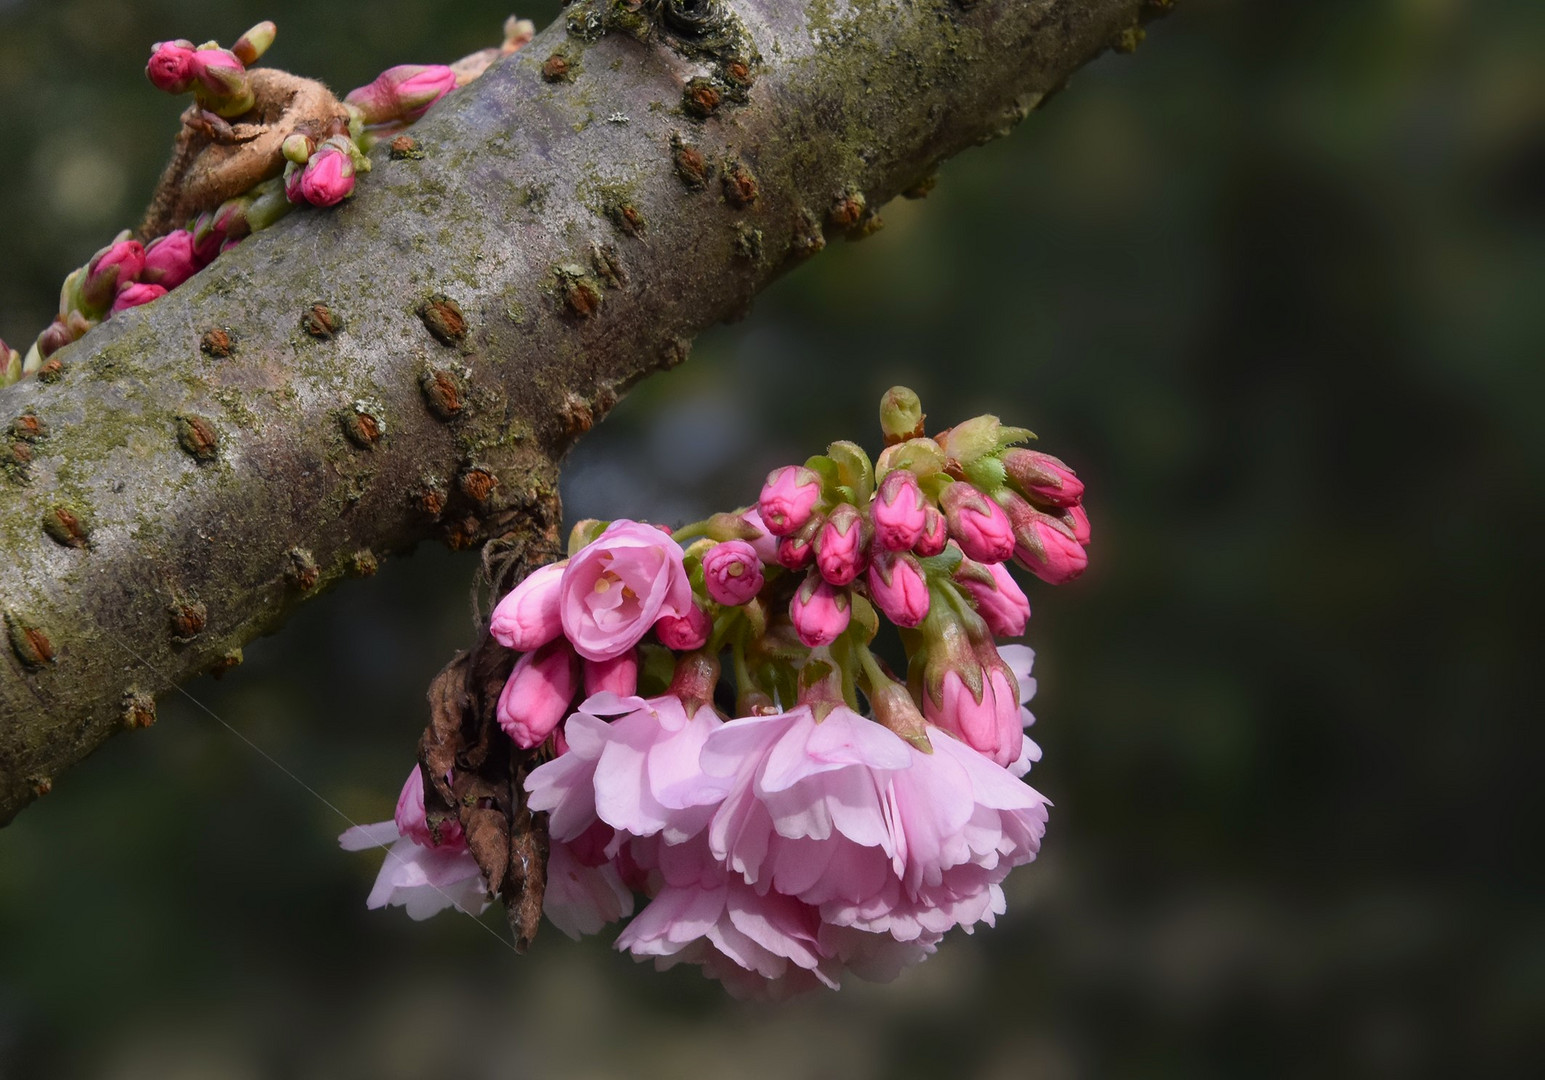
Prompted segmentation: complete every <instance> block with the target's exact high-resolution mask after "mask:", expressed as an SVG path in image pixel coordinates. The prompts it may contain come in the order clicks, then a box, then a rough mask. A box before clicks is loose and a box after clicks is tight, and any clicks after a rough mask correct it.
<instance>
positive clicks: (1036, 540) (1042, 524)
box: [1014, 516, 1089, 585]
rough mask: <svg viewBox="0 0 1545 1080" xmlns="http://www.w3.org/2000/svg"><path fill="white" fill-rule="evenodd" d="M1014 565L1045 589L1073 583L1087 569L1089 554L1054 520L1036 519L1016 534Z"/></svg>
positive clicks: (1069, 532) (1066, 529)
mask: <svg viewBox="0 0 1545 1080" xmlns="http://www.w3.org/2000/svg"><path fill="white" fill-rule="evenodd" d="M1016 535H1017V537H1018V540H1019V543H1018V546H1016V547H1015V548H1014V561H1015V562H1017V563H1019V565H1020V566H1023V567H1024V568H1025V569H1026V570H1028V571H1030V572H1031V573H1032V574H1034V575H1035V576H1036V577H1038V578H1040V579H1041V580H1042V581H1044V582H1046V584H1048V585H1062V584H1065V583H1066V582H1069V581H1072V580H1073V579H1074V578H1076V577H1077V576H1078V575H1079V574H1082V573H1083V572H1084V569H1085V568H1086V567H1087V566H1088V565H1089V553H1088V552H1086V551H1085V550H1084V545H1082V544H1080V543H1079V542H1078V539H1077V538H1076V537H1075V536H1074V535H1073V533H1072V530H1071V529H1069V528H1068V527H1067V526H1065V525H1063V524H1062V523H1061V522H1060V521H1057V520H1056V519H1055V518H1049V517H1045V516H1039V517H1037V518H1036V519H1035V520H1031V521H1029V522H1027V523H1026V525H1025V526H1024V527H1023V528H1022V529H1019V530H1017V531H1016Z"/></svg>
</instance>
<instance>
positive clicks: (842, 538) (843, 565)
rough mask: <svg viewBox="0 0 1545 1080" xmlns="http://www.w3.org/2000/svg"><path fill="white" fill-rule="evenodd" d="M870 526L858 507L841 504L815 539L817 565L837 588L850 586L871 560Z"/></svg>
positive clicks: (822, 574) (833, 511)
mask: <svg viewBox="0 0 1545 1080" xmlns="http://www.w3.org/2000/svg"><path fill="white" fill-rule="evenodd" d="M868 531H869V530H868V526H867V525H866V523H865V522H864V518H863V515H862V514H860V513H859V511H858V508H857V507H855V506H853V505H852V504H850V503H838V504H837V505H836V506H835V507H833V508H832V512H831V514H830V515H828V516H827V518H826V524H825V525H823V526H821V531H820V533H818V534H817V535H816V540H815V565H816V566H817V567H818V568H819V569H820V571H821V576H822V577H824V578H825V579H826V580H827V581H829V582H831V583H832V584H833V585H850V584H852V583H853V582H854V581H855V580H857V578H858V575H859V574H860V573H862V572H863V569H864V564H865V562H866V561H867V558H868V541H869V537H868V535H867V534H868Z"/></svg>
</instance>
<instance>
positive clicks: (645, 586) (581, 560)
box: [560, 520, 692, 660]
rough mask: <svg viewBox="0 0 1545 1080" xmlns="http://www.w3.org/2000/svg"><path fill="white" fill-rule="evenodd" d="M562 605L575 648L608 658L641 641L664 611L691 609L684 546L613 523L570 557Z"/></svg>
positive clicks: (659, 534) (631, 523)
mask: <svg viewBox="0 0 1545 1080" xmlns="http://www.w3.org/2000/svg"><path fill="white" fill-rule="evenodd" d="M560 605H561V607H560V615H561V617H562V622H563V632H564V634H565V635H566V636H567V637H568V639H569V641H570V642H572V643H573V645H574V650H575V651H576V652H577V653H579V655H581V656H583V657H584V658H585V659H587V660H609V659H611V658H612V657H614V656H617V655H618V654H620V653H623V652H625V651H627V650H628V649H631V648H632V647H633V646H634V645H637V644H638V642H639V640H640V639H641V638H642V637H643V636H644V635H645V634H646V633H648V632H649V628H650V627H651V626H653V625H654V624H655V621H656V620H657V619H659V618H660V616H661V615H674V616H677V617H678V618H679V617H682V616H686V615H688V614H690V613H691V610H692V586H691V584H690V583H689V582H688V581H687V571H686V567H685V566H684V565H683V564H682V552H681V545H680V544H678V543H676V541H675V540H672V539H671V538H670V537H669V536H667V535H665V534H664V533H662V532H661V531H660V530H659V529H655V528H652V527H651V526H648V525H642V524H640V523H638V522H636V521H627V520H622V521H614V522H612V523H611V525H609V526H607V528H606V531H605V532H603V533H601V535H600V536H599V537H597V538H596V539H595V541H594V542H593V543H591V544H589V545H587V546H586V547H585V548H583V549H582V550H581V551H580V552H579V553H578V554H577V555H575V556H574V557H573V558H571V559H570V560H569V566H568V569H567V570H565V571H564V573H563V586H562V596H561V598H560Z"/></svg>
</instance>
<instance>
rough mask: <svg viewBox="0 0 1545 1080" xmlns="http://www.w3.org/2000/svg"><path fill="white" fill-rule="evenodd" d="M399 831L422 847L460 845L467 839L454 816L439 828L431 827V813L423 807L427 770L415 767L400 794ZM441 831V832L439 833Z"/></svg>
mask: <svg viewBox="0 0 1545 1080" xmlns="http://www.w3.org/2000/svg"><path fill="white" fill-rule="evenodd" d="M394 816H395V817H396V819H397V831H398V832H399V833H401V834H402V835H403V836H406V837H408V838H409V839H411V840H412V841H413V842H414V843H415V844H419V845H421V846H422V847H427V848H432V847H447V848H458V849H459V848H460V847H461V846H462V843H463V841H464V839H465V837H464V835H463V833H462V831H461V822H459V821H457V820H456V819H455V818H454V817H451V818H446V819H445V820H444V821H443V822H441V823H440V827H439V829H437V830H436V829H431V828H430V827H429V817H428V815H427V814H426V813H425V810H424V773H423V770H421V769H418V768H414V770H413V771H412V772H410V773H409V774H408V779H407V782H406V783H405V784H403V785H402V794H400V795H398V796H397V813H396V814H395V815H394ZM436 833H438V835H436Z"/></svg>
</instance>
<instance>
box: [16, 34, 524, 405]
mask: <svg viewBox="0 0 1545 1080" xmlns="http://www.w3.org/2000/svg"><path fill="white" fill-rule="evenodd" d="M275 33H276V30H275V26H274V24H273V23H272V22H262V23H259V24H258V25H256V26H254V27H253V28H252V29H250V30H248V31H247V32H246V33H245V34H243V35H242V36H241V37H240V38H238V39H237V41H236V43H235V44H234V45H232V46H231V47H230V48H229V49H225V48H221V47H220V46H219V45H218V44H216V43H215V42H213V41H209V42H205V43H204V44H202V45H194V44H193V43H192V42H191V41H188V40H185V39H178V40H176V41H158V42H156V44H155V45H154V46H152V48H151V54H150V61H149V63H148V64H147V65H146V67H145V75H146V77H147V78H148V79H149V80H150V82H151V84H152V85H154V86H155V87H156V88H157V89H159V90H163V91H165V92H167V93H170V94H186V93H191V94H192V95H193V102H194V103H193V106H192V108H190V110H189V111H188V113H186V114H185V115H184V117H183V121H184V123H185V124H186V125H188V126H190V127H195V128H197V129H199V130H201V131H204V132H207V133H209V135H210V137H211V138H212V139H214V140H215V141H216V142H219V143H225V144H238V143H244V144H250V143H251V134H250V132H247V133H245V134H243V135H240V136H238V134H237V132H236V131H235V130H234V129H233V128H232V124H233V123H255V122H256V121H255V119H254V114H255V112H258V111H261V110H257V109H256V108H255V106H257V104H258V101H257V96H256V94H255V91H254V85H253V79H252V76H251V73H250V72H249V70H248V69H249V68H250V67H251V65H252V64H253V63H255V62H256V61H257V59H258V58H259V57H261V56H262V55H263V53H264V52H266V51H267V50H268V47H269V46H270V45H272V44H273V41H274V35H275ZM534 33H535V27H534V26H533V25H532V24H531V22H530V21H529V20H526V19H515V18H513V17H512V18H511V19H509V20H507V21H506V23H505V27H504V43H503V44H502V45H501V46H499V47H498V48H496V49H484V50H481V51H480V52H478V53H474V54H472V55H471V56H468V57H465V58H463V59H462V60H460V61H458V62H457V63H456V64H455V65H451V66H446V65H444V64H434V65H422V64H409V65H399V66H397V67H393V68H389V69H387V70H386V71H385V72H383V73H382V74H381V75H380V77H378V78H377V79H376V80H375V81H374V82H372V83H370V84H369V85H367V86H363V87H360V88H359V89H357V90H354V91H353V92H351V93H350V94H349V95H348V96H347V97H345V99H344V101H343V103H342V105H341V106H340V107H339V108H340V110H341V111H340V114H339V115H338V116H337V117H335V118H333V119H332V120H331V121H329V122H328V123H326V124H324V125H323V126H322V127H321V128H314V129H313V128H310V127H308V128H306V129H305V130H300V129H297V130H295V131H294V132H292V133H291V134H289V135H288V136H287V137H286V138H285V139H284V140H283V142H282V144H281V148H280V152H279V153H277V154H275V156H274V158H273V160H272V161H268V162H260V163H257V164H256V165H255V166H254V169H255V173H256V174H257V175H260V176H263V177H266V178H265V179H262V180H260V181H259V182H258V183H256V184H255V185H253V186H252V187H251V188H249V189H248V190H247V191H244V192H242V193H241V194H239V195H236V196H233V197H231V198H228V199H225V200H224V201H223V202H220V203H219V204H218V205H214V206H209V207H208V208H207V209H204V210H202V211H201V212H199V213H197V214H196V215H194V216H193V217H192V219H191V220H189V221H188V222H187V223H186V224H185V225H184V226H183V227H180V228H173V229H171V230H170V231H167V232H165V233H163V234H161V235H159V236H142V237H139V238H134V237H132V236H131V235H130V233H129V232H128V231H127V230H125V231H124V232H121V233H119V234H118V236H117V237H116V238H114V240H113V242H112V243H111V244H109V245H108V246H107V247H105V248H103V249H102V250H101V251H98V252H97V253H96V254H95V255H94V256H92V258H91V261H90V262H88V263H87V264H86V265H85V266H83V267H80V268H79V269H77V270H75V271H74V272H72V273H71V274H70V275H69V277H67V278H66V279H65V282H64V287H63V288H62V289H61V291H60V296H59V313H58V315H57V316H55V318H54V321H53V322H52V323H51V324H50V325H49V326H48V328H47V329H45V330H44V331H43V332H42V333H41V334H39V335H38V337H37V340H36V341H34V342H33V344H32V346H31V348H30V349H28V351H27V353H26V354H25V356H21V355H16V354H14V352H13V350H10V349H8V348H6V347H5V346H3V344H0V387H3V386H7V385H9V384H11V383H13V382H16V381H17V380H19V379H21V378H22V377H24V376H26V375H32V374H34V373H36V372H38V371H39V370H41V369H42V368H43V365H44V362H45V361H46V360H47V359H48V358H49V357H50V356H52V355H53V354H54V353H55V352H57V351H58V350H59V349H61V348H62V347H64V346H65V345H68V344H70V343H71V342H72V341H76V340H79V339H80V338H81V337H82V336H83V335H84V334H85V333H86V332H87V331H89V330H90V329H91V328H92V327H94V326H96V325H97V324H98V323H99V322H101V321H102V320H104V319H108V318H111V317H112V316H113V315H114V314H116V313H118V312H120V311H123V310H125V309H126V308H131V307H138V306H140V305H141V304H148V303H150V302H151V301H152V300H156V299H159V298H160V297H162V296H165V295H166V294H167V293H168V292H169V291H171V290H172V289H175V288H177V287H178V286H179V285H181V284H182V283H183V282H185V281H187V280H188V279H189V278H191V277H192V276H193V275H194V274H196V273H198V272H199V271H200V270H202V269H203V268H204V267H206V266H208V265H209V264H210V263H211V262H213V261H214V260H215V259H216V258H217V257H219V255H220V254H221V253H223V252H226V251H229V250H230V249H231V248H233V247H235V246H236V245H237V244H239V243H241V241H242V240H243V239H244V238H245V237H247V236H248V235H250V234H252V233H254V232H258V231H260V230H262V229H266V228H267V227H268V226H270V225H272V224H273V223H274V222H276V221H278V220H279V219H280V218H282V217H284V216H285V215H286V214H287V213H289V211H290V210H291V208H292V207H293V206H294V205H296V204H301V205H307V204H309V205H311V206H333V205H336V204H337V203H339V202H342V201H343V200H344V199H346V198H348V197H349V196H350V195H352V194H353V192H354V182H355V177H356V176H357V175H359V174H362V173H366V172H369V171H370V159H369V158H368V157H367V156H366V153H367V151H369V149H370V148H371V147H372V146H373V145H375V143H376V142H378V141H379V140H380V139H381V138H384V137H386V136H388V135H396V134H400V133H401V132H402V131H404V130H406V128H407V127H409V126H410V125H411V124H412V123H413V122H414V121H416V120H418V119H419V118H420V117H422V116H423V115H424V113H425V112H426V111H428V109H429V107H430V106H431V105H433V104H434V103H435V102H436V101H438V100H439V99H440V98H442V97H444V96H445V95H446V94H448V93H449V92H451V91H452V90H454V89H455V88H457V87H458V86H464V85H466V84H467V83H468V82H471V81H472V80H473V79H475V78H477V77H478V75H480V74H481V73H482V72H483V71H484V70H485V69H486V68H487V67H488V65H489V64H491V63H492V62H493V61H494V60H496V59H498V58H499V57H500V56H507V55H509V54H510V53H513V52H516V51H517V50H519V49H520V48H521V47H522V46H523V45H525V44H526V43H527V42H529V41H530V40H531V38H532V36H533V34H534ZM324 96H325V95H324ZM329 100H330V99H329ZM281 170H282V174H281Z"/></svg>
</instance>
